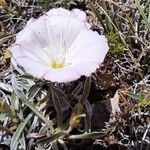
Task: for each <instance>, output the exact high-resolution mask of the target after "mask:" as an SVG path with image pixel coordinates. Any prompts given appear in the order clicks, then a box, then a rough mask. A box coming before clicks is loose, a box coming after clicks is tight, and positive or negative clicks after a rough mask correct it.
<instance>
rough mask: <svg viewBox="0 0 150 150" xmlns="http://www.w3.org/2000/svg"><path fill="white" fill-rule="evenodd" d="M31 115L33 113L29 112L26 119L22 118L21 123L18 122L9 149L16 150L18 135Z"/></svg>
mask: <svg viewBox="0 0 150 150" xmlns="http://www.w3.org/2000/svg"><path fill="white" fill-rule="evenodd" d="M32 116H33V114H29V115H28V116H27V117H26V119H24V120H23V122H22V123H20V125H19V126H18V128H17V130H16V132H15V133H14V135H13V137H12V139H11V143H10V150H18V148H17V147H18V144H19V137H20V136H21V134H22V132H23V130H24V128H25V126H26V124H27V123H28V121H29V120H30V119H31V117H32Z"/></svg>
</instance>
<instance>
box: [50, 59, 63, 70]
mask: <svg viewBox="0 0 150 150" xmlns="http://www.w3.org/2000/svg"><path fill="white" fill-rule="evenodd" d="M63 67H64V63H62V62H58V61H54V62H52V68H54V69H59V68H63Z"/></svg>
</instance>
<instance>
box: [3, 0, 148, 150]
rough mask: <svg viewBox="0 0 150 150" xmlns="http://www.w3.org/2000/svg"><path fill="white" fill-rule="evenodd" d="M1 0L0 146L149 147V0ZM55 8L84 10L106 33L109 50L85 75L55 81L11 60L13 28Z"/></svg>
mask: <svg viewBox="0 0 150 150" xmlns="http://www.w3.org/2000/svg"><path fill="white" fill-rule="evenodd" d="M0 3H1V6H0V123H1V124H0V147H1V149H6V150H7V149H11V150H32V149H33V150H34V149H37V150H46V149H47V150H48V149H54V150H57V149H65V150H67V149H71V150H73V149H87V150H88V149H89V150H91V149H109V150H112V149H115V150H116V149H121V150H122V149H130V150H132V149H135V150H137V149H139V150H148V149H150V117H149V116H150V111H149V108H150V67H149V65H150V0H114V1H112V0H11V1H9V0H6V2H5V1H3V0H1V1H0ZM54 7H64V8H67V9H72V8H79V9H82V10H84V11H85V12H86V13H87V18H88V21H89V22H90V24H91V25H92V29H93V30H96V31H98V32H99V33H100V34H105V35H106V37H107V38H108V42H109V46H110V51H109V53H108V55H107V57H106V59H105V61H104V63H103V64H102V65H101V66H100V68H99V69H98V70H97V72H96V73H94V74H93V75H92V76H91V77H90V78H87V79H85V77H82V78H81V79H79V80H78V81H76V82H73V83H69V84H54V83H50V82H46V81H41V80H37V79H35V78H34V77H31V76H30V75H28V74H24V73H23V71H22V69H21V68H19V67H18V66H15V67H12V66H11V64H10V57H11V54H10V53H9V50H8V47H9V46H10V45H11V44H12V43H13V42H14V41H15V34H16V33H17V32H19V31H20V30H21V29H22V28H23V27H24V25H25V24H26V22H27V21H28V19H29V18H31V17H34V18H38V16H40V15H42V14H43V13H44V12H46V11H48V10H49V9H51V8H54ZM114 106H117V108H114ZM115 110H117V113H115ZM112 111H113V112H114V113H113V114H112ZM118 111H119V112H118Z"/></svg>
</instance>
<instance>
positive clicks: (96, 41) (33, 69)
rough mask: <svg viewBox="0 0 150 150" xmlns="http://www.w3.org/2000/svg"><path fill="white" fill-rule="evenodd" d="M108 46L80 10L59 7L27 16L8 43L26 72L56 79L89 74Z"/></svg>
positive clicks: (67, 79) (61, 81) (65, 79)
mask: <svg viewBox="0 0 150 150" xmlns="http://www.w3.org/2000/svg"><path fill="white" fill-rule="evenodd" d="M108 49H109V47H108V43H107V39H106V38H105V36H102V35H99V34H98V33H97V32H96V31H92V30H91V29H90V25H89V24H88V23H87V20H86V14H85V13H84V12H83V11H81V10H79V9H73V10H72V11H69V10H66V9H63V8H54V9H51V10H50V11H48V12H47V13H45V14H44V15H43V16H41V17H39V18H38V19H33V18H32V19H30V20H29V21H28V22H27V24H26V26H25V27H24V29H23V30H21V31H20V32H19V33H17V35H16V41H15V43H14V44H13V45H12V46H11V47H10V51H11V53H12V59H13V60H14V61H15V62H16V63H17V64H18V65H20V66H22V67H23V68H24V70H25V71H26V72H27V73H29V74H31V75H33V76H35V77H37V78H42V79H45V80H50V81H52V82H60V83H66V82H71V81H75V80H77V79H79V78H80V77H81V76H82V75H84V76H90V75H91V73H93V72H95V70H96V69H97V68H98V67H99V64H101V63H102V62H103V60H104V58H105V55H106V53H107V51H108Z"/></svg>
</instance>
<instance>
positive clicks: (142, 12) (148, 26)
mask: <svg viewBox="0 0 150 150" xmlns="http://www.w3.org/2000/svg"><path fill="white" fill-rule="evenodd" d="M135 5H136V7H137V8H138V10H139V12H140V14H141V16H142V17H143V21H144V22H145V25H146V26H147V29H148V30H149V32H150V22H149V21H148V18H147V17H146V15H145V13H144V11H143V9H142V7H141V6H140V3H139V1H138V0H135Z"/></svg>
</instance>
